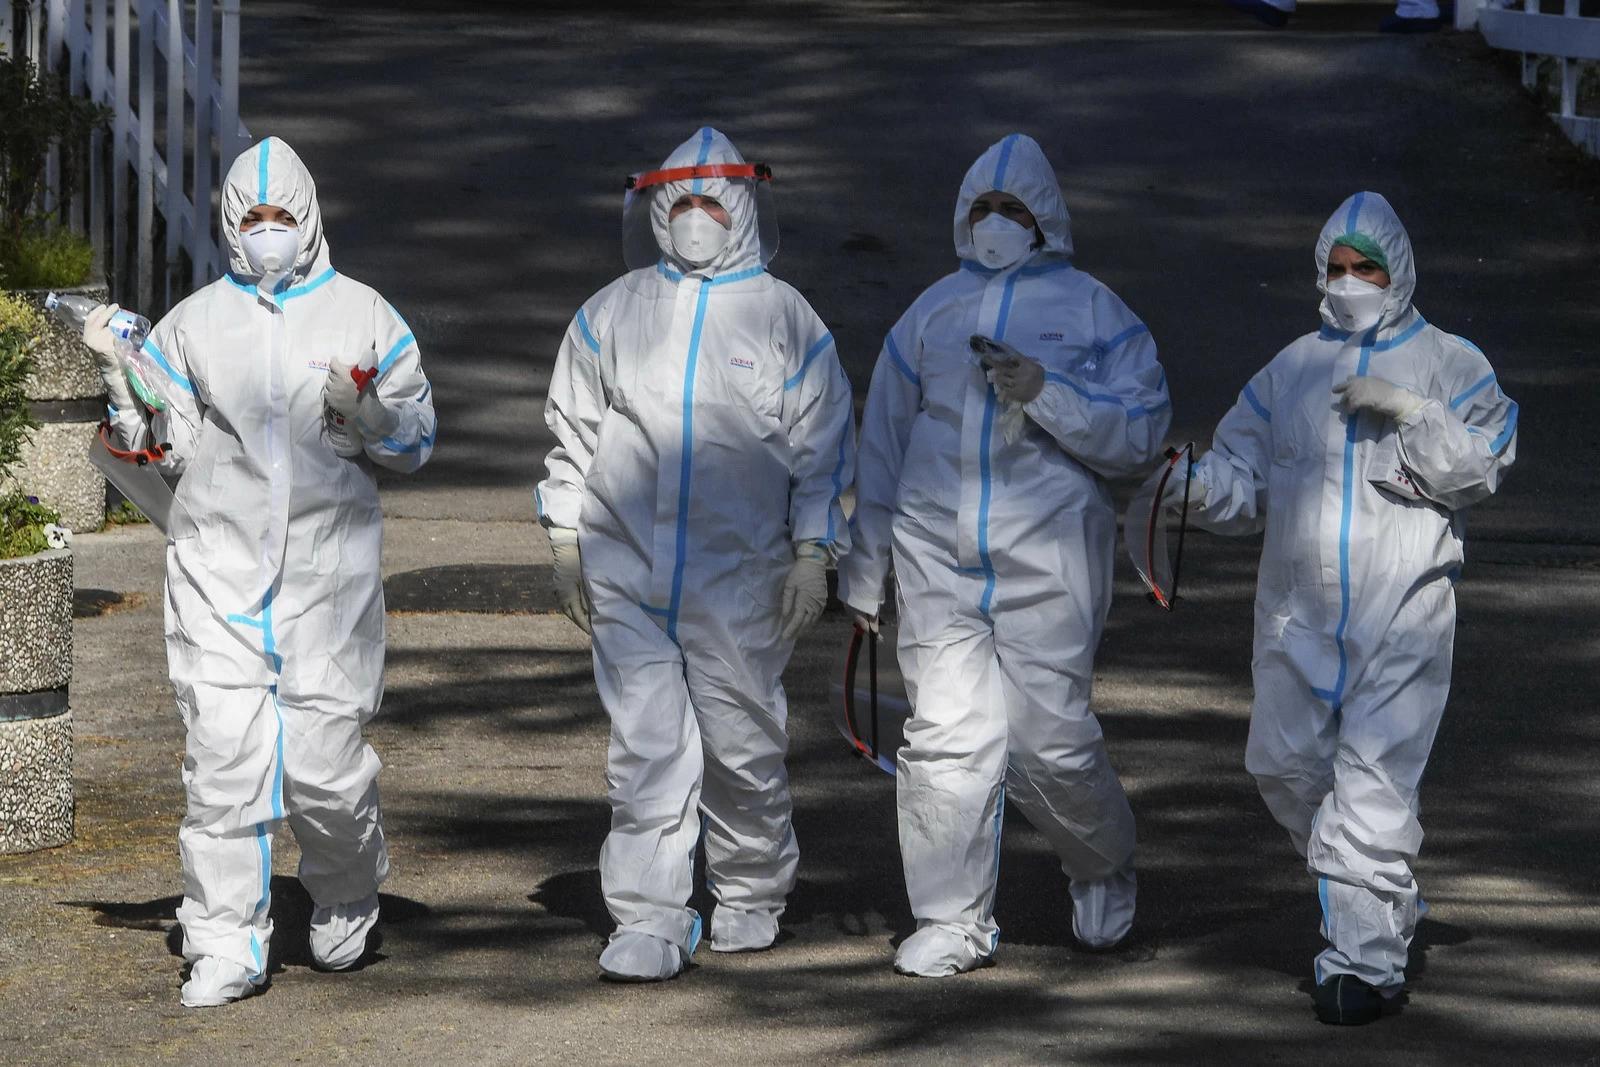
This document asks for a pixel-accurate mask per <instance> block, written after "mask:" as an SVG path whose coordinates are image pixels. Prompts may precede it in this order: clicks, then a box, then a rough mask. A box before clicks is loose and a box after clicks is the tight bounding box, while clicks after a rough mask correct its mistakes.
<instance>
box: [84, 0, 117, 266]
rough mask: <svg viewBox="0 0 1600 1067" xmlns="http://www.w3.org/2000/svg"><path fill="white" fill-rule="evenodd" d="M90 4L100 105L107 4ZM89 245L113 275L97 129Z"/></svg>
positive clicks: (102, 147)
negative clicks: (108, 254) (108, 246)
mask: <svg viewBox="0 0 1600 1067" xmlns="http://www.w3.org/2000/svg"><path fill="white" fill-rule="evenodd" d="M107 2H108V0H88V3H89V98H90V99H91V100H93V101H94V102H95V103H97V104H102V103H104V102H105V99H106V3H107ZM88 207H89V211H88V214H89V244H90V245H91V246H92V247H93V248H94V256H95V259H96V260H97V261H98V262H99V264H100V272H101V273H102V274H104V275H105V276H106V277H107V278H110V277H111V262H110V258H109V257H108V256H107V255H106V136H105V134H104V133H103V132H101V131H100V130H98V129H96V130H95V131H94V132H93V133H91V134H89V205H88Z"/></svg>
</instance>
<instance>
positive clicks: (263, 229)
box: [239, 222, 300, 276]
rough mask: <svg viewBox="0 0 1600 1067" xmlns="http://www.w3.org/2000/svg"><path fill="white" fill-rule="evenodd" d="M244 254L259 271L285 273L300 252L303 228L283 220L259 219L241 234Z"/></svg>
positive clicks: (264, 273) (251, 265)
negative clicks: (259, 220)
mask: <svg viewBox="0 0 1600 1067" xmlns="http://www.w3.org/2000/svg"><path fill="white" fill-rule="evenodd" d="M239 240H240V243H241V244H243V245H244V258H245V260H246V261H248V262H249V264H250V269H251V270H253V271H255V272H256V273H257V274H260V275H263V276H264V275H268V274H282V273H283V272H284V271H286V270H288V269H290V268H291V267H293V266H294V261H295V260H296V259H298V258H299V256H300V228H299V227H297V226H285V225H284V224H283V223H281V222H258V223H256V224H255V225H254V226H252V227H250V228H249V229H248V230H245V231H244V232H243V233H242V234H240V235H239Z"/></svg>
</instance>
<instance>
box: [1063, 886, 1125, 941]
mask: <svg viewBox="0 0 1600 1067" xmlns="http://www.w3.org/2000/svg"><path fill="white" fill-rule="evenodd" d="M1138 888H1139V882H1138V879H1137V878H1136V877H1135V876H1134V873H1133V868H1132V867H1129V868H1126V869H1124V870H1121V871H1118V872H1117V873H1116V874H1113V875H1112V876H1111V877H1109V878H1102V879H1100V880H1099V881H1098V882H1073V883H1072V885H1071V887H1070V891H1071V893H1072V936H1073V937H1075V938H1077V939H1078V944H1080V945H1082V946H1083V947H1084V948H1092V949H1103V948H1111V947H1112V946H1113V945H1115V944H1117V943H1118V942H1120V941H1121V940H1122V939H1123V938H1125V937H1127V936H1128V931H1129V930H1130V929H1131V928H1132V927H1133V906H1134V900H1135V897H1136V896H1137V894H1138Z"/></svg>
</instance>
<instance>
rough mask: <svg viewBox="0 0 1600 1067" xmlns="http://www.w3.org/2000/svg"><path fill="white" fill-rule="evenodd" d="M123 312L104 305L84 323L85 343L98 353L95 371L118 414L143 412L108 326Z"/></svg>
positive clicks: (115, 338) (114, 307) (95, 354)
mask: <svg viewBox="0 0 1600 1067" xmlns="http://www.w3.org/2000/svg"><path fill="white" fill-rule="evenodd" d="M119 310H121V309H120V308H118V306H117V305H116V304H101V305H100V306H99V307H97V308H95V309H94V310H93V311H91V312H89V316H88V318H86V319H84V320H83V343H84V345H86V346H87V347H88V349H89V351H91V352H93V353H94V363H95V368H96V369H97V370H98V371H99V372H100V379H101V380H102V381H103V382H105V383H106V397H107V399H109V400H110V401H111V406H112V407H114V408H116V409H117V410H118V411H138V410H142V409H140V408H139V407H138V406H137V401H136V400H135V399H134V396H133V390H132V389H131V388H130V387H129V386H128V372H127V370H126V369H125V368H124V367H123V366H122V357H120V356H118V355H117V336H116V334H114V333H112V332H111V327H110V326H109V325H107V324H108V323H109V322H110V321H111V316H113V315H115V314H116V313H117V312H118V311H119Z"/></svg>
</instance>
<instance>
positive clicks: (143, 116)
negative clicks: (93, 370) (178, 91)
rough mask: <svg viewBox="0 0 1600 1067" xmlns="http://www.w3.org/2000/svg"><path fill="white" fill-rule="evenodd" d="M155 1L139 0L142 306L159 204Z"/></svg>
mask: <svg viewBox="0 0 1600 1067" xmlns="http://www.w3.org/2000/svg"><path fill="white" fill-rule="evenodd" d="M154 7H155V0H139V184H138V190H139V202H138V212H139V221H138V227H139V228H138V235H139V236H138V240H139V247H138V248H137V249H135V250H134V262H135V265H136V267H135V269H136V278H137V281H136V283H135V289H134V291H135V292H136V293H137V294H138V295H137V299H138V303H137V304H136V305H135V306H136V307H140V308H148V307H151V306H153V302H154V300H155V251H156V250H155V239H156V238H155V206H156V42H155V36H156V35H155V26H154V25H153V23H154V22H155V19H154V18H153V17H152V14H153V10H152V9H153V8H154Z"/></svg>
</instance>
